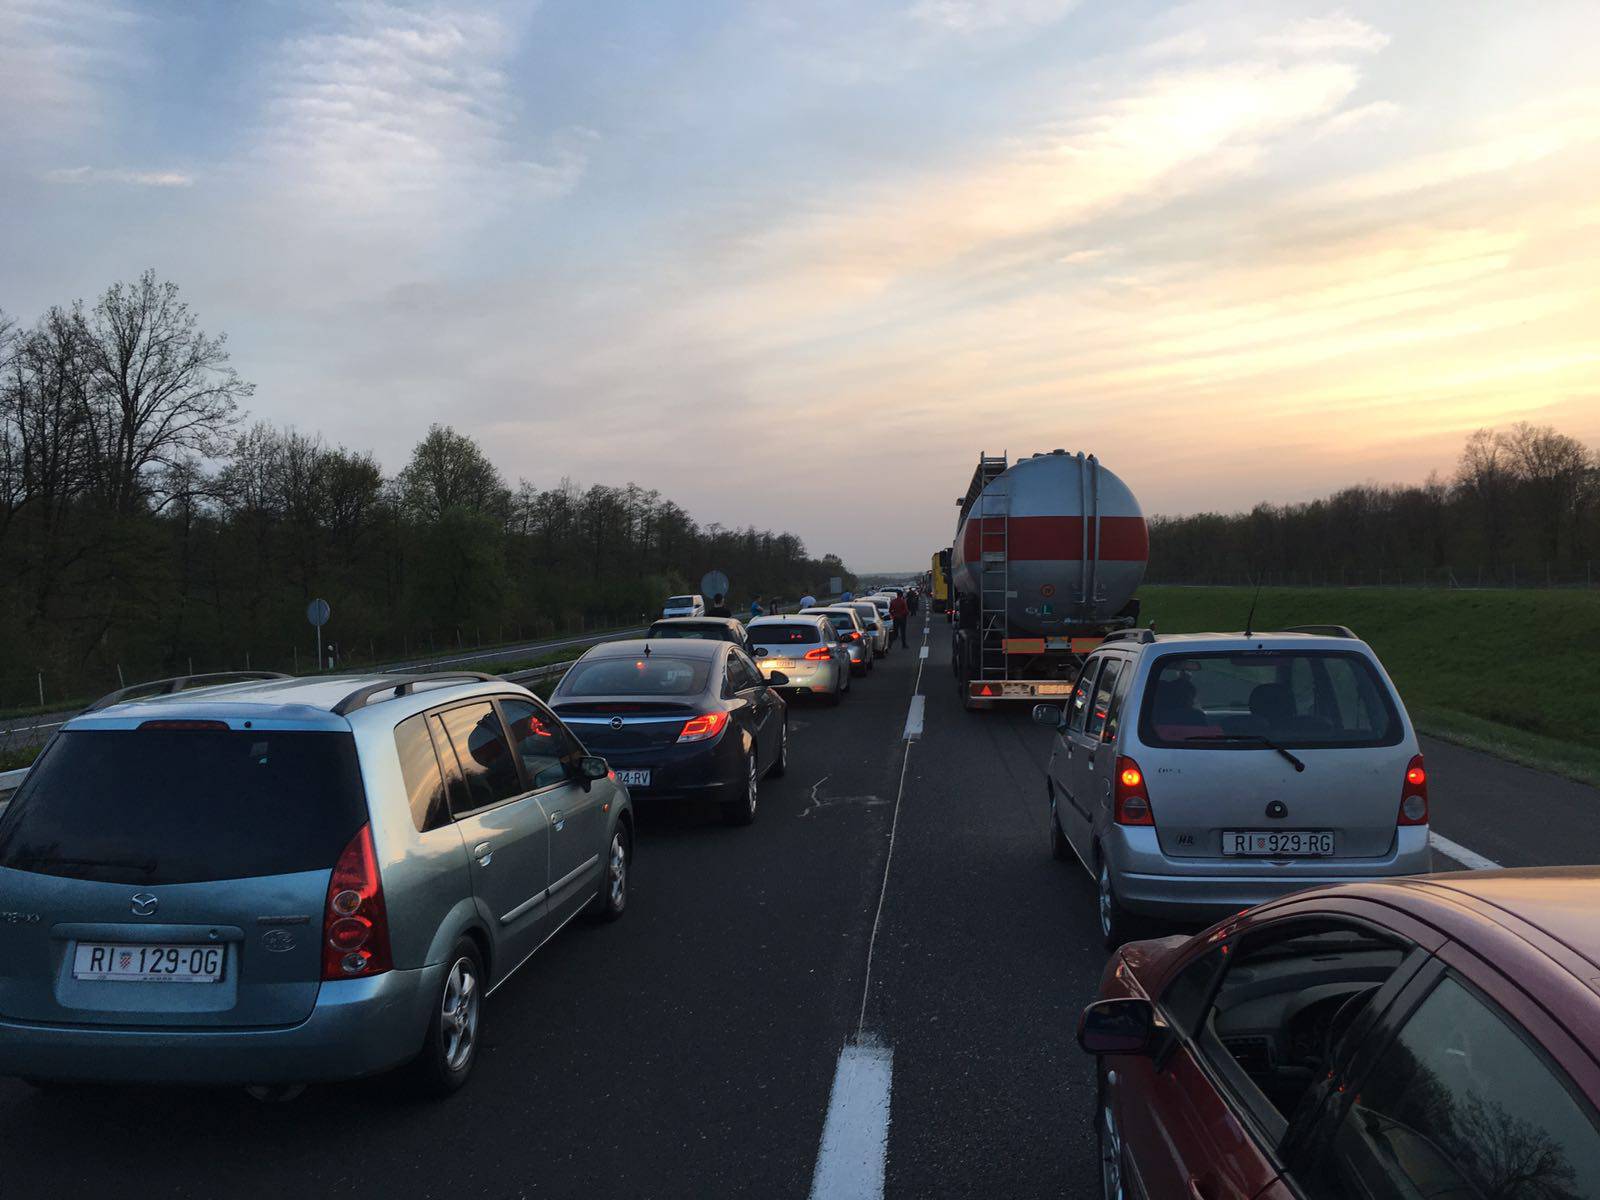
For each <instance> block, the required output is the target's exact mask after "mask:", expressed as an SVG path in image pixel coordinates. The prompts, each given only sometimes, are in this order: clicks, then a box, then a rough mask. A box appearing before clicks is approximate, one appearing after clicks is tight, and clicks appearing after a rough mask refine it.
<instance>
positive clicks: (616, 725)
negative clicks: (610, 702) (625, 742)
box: [611, 717, 622, 729]
mask: <svg viewBox="0 0 1600 1200" xmlns="http://www.w3.org/2000/svg"><path fill="white" fill-rule="evenodd" d="M611 728H613V729H621V728H622V718H621V717H612V718H611Z"/></svg>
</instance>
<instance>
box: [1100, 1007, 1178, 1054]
mask: <svg viewBox="0 0 1600 1200" xmlns="http://www.w3.org/2000/svg"><path fill="white" fill-rule="evenodd" d="M1166 1034H1167V1025H1166V1022H1165V1021H1163V1020H1162V1019H1161V1017H1160V1016H1159V1015H1158V1014H1157V1013H1156V1010H1155V1005H1153V1004H1151V1003H1150V1001H1148V1000H1142V999H1139V998H1138V997H1132V996H1130V997H1126V998H1123V999H1120V1000H1096V1001H1095V1002H1094V1003H1093V1004H1091V1005H1089V1007H1088V1008H1086V1009H1084V1010H1083V1015H1082V1016H1080V1017H1079V1018H1078V1045H1079V1046H1081V1047H1082V1048H1083V1050H1084V1052H1085V1053H1088V1054H1148V1055H1153V1054H1155V1053H1156V1052H1157V1051H1158V1050H1160V1048H1161V1046H1162V1044H1163V1043H1164V1042H1165V1041H1166Z"/></svg>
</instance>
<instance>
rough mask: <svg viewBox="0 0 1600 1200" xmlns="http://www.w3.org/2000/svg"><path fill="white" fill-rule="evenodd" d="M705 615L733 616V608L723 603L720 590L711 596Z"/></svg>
mask: <svg viewBox="0 0 1600 1200" xmlns="http://www.w3.org/2000/svg"><path fill="white" fill-rule="evenodd" d="M706 616H708V617H731V616H733V610H732V609H731V608H729V607H728V606H727V605H726V604H724V603H723V597H722V593H721V592H718V593H717V594H716V595H715V596H713V597H711V607H710V608H708V609H706Z"/></svg>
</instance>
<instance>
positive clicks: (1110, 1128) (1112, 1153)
mask: <svg viewBox="0 0 1600 1200" xmlns="http://www.w3.org/2000/svg"><path fill="white" fill-rule="evenodd" d="M1103 1090H1104V1089H1103V1088H1102V1091H1103ZM1100 1191H1101V1194H1102V1195H1104V1196H1105V1200H1123V1191H1122V1135H1121V1133H1120V1132H1119V1131H1118V1129H1117V1117H1116V1114H1115V1113H1114V1112H1112V1111H1111V1097H1110V1096H1105V1097H1104V1098H1103V1099H1102V1100H1101V1101H1100Z"/></svg>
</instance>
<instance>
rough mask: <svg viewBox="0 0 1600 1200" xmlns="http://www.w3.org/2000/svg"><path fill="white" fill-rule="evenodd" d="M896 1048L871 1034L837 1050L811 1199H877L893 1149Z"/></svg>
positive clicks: (812, 1178)
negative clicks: (891, 1122) (892, 1087)
mask: <svg viewBox="0 0 1600 1200" xmlns="http://www.w3.org/2000/svg"><path fill="white" fill-rule="evenodd" d="M893 1072H894V1053H893V1051H891V1050H890V1049H889V1047H888V1046H885V1045H882V1044H881V1043H879V1042H878V1041H876V1040H875V1039H873V1038H861V1039H858V1040H856V1041H852V1042H849V1043H847V1044H846V1045H845V1047H844V1049H843V1050H841V1051H839V1065H838V1066H837V1067H836V1068H834V1072H833V1091H832V1093H831V1094H830V1095H829V1097H828V1116H827V1119H826V1120H825V1121H824V1122H823V1125H822V1148H821V1150H819V1151H818V1153H817V1168H816V1170H815V1171H814V1172H813V1173H812V1176H811V1200H878V1198H879V1197H881V1196H882V1195H883V1169H884V1161H885V1159H886V1158H887V1157H888V1153H889V1085H890V1081H891V1079H892V1077H893Z"/></svg>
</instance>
